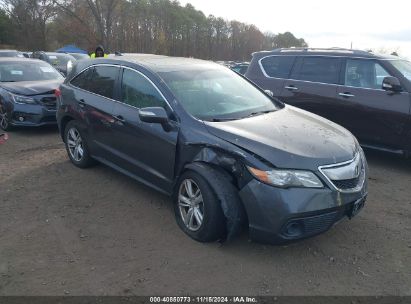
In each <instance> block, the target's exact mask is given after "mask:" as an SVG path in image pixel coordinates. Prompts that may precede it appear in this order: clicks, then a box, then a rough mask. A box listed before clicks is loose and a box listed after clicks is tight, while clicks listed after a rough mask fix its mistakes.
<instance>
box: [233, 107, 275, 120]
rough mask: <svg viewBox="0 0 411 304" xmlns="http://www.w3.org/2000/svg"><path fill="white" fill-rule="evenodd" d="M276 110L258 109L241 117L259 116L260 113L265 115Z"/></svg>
mask: <svg viewBox="0 0 411 304" xmlns="http://www.w3.org/2000/svg"><path fill="white" fill-rule="evenodd" d="M275 111H276V110H274V109H273V110H265V111H257V112H252V113H250V114H248V115H247V116H244V117H241V118H248V117H252V116H258V115H263V114H267V113H271V112H275Z"/></svg>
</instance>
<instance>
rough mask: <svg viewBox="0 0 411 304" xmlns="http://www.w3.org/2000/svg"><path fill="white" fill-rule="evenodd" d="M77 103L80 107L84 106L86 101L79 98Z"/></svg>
mask: <svg viewBox="0 0 411 304" xmlns="http://www.w3.org/2000/svg"><path fill="white" fill-rule="evenodd" d="M78 105H79V106H80V107H81V108H84V106H85V105H86V101H85V100H84V99H80V100H79V101H78Z"/></svg>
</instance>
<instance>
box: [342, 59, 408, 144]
mask: <svg viewBox="0 0 411 304" xmlns="http://www.w3.org/2000/svg"><path fill="white" fill-rule="evenodd" d="M343 74H344V84H343V85H342V86H340V87H339V88H338V91H337V93H338V98H339V100H340V102H342V103H344V104H345V107H346V108H347V109H350V115H349V116H347V117H346V122H345V125H344V126H345V127H346V128H348V129H349V130H351V131H352V132H353V133H354V134H355V135H356V136H357V137H358V138H359V139H360V141H362V142H363V143H365V144H370V145H376V146H386V147H388V148H392V149H401V148H402V147H403V141H404V135H405V131H406V126H407V123H408V120H409V109H410V96H409V93H408V92H406V91H403V92H400V93H393V92H388V91H385V90H383V89H382V81H383V79H384V77H386V76H392V75H390V73H389V72H388V71H387V70H386V69H385V68H384V67H383V66H382V65H381V64H380V63H379V62H378V61H377V60H374V59H360V58H352V59H350V58H348V59H346V60H345V62H344V73H343Z"/></svg>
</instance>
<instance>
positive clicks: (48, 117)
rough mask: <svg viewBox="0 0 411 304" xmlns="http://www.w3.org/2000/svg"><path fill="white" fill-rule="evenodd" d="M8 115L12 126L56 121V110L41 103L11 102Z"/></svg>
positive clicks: (53, 122)
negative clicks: (11, 105)
mask: <svg viewBox="0 0 411 304" xmlns="http://www.w3.org/2000/svg"><path fill="white" fill-rule="evenodd" d="M10 117H11V122H10V123H11V125H12V126H24V127H36V126H43V125H55V124H56V123H57V120H56V111H55V110H50V109H47V108H46V107H45V106H42V105H25V104H24V105H23V104H13V109H12V111H11V112H10Z"/></svg>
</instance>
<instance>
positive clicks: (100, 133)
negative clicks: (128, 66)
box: [71, 65, 120, 161]
mask: <svg viewBox="0 0 411 304" xmlns="http://www.w3.org/2000/svg"><path fill="white" fill-rule="evenodd" d="M119 75H120V67H118V66H114V65H97V66H93V67H91V68H88V69H87V70H85V71H83V72H82V73H81V74H79V75H78V76H77V77H76V78H74V79H73V80H72V81H71V84H72V85H73V86H75V87H77V88H79V89H80V90H74V95H75V96H74V99H75V100H76V102H77V104H78V106H79V109H80V113H81V115H82V117H83V119H84V121H85V123H86V125H87V133H88V135H89V138H88V142H89V144H90V149H91V151H92V153H93V155H94V156H97V157H101V158H104V159H107V160H109V161H112V159H113V153H112V148H111V146H112V138H113V133H112V131H113V130H112V125H113V123H114V122H115V120H114V117H113V111H114V105H115V103H116V100H117V99H119V97H118V82H119Z"/></svg>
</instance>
